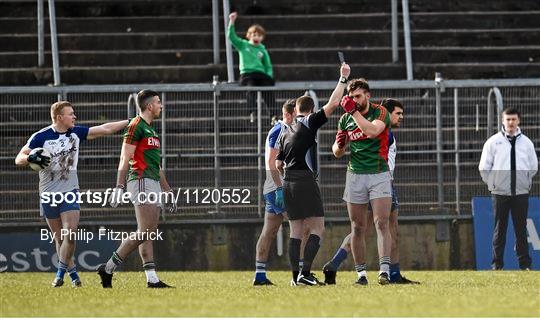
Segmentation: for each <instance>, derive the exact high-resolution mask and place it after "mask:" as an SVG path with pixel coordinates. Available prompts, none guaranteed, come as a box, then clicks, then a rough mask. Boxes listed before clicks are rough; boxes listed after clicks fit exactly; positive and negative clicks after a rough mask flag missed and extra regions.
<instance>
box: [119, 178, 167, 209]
mask: <svg viewBox="0 0 540 320" xmlns="http://www.w3.org/2000/svg"><path fill="white" fill-rule="evenodd" d="M126 190H127V192H129V193H130V194H131V197H130V200H131V203H133V204H134V205H136V206H138V205H142V204H155V205H156V206H158V207H163V205H162V203H161V202H162V201H161V200H162V199H161V197H162V193H161V185H160V184H159V181H156V180H154V179H149V178H142V179H137V180H131V181H128V183H127V189H126ZM163 200H164V199H163Z"/></svg>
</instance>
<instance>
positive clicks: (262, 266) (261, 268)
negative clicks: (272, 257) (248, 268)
mask: <svg viewBox="0 0 540 320" xmlns="http://www.w3.org/2000/svg"><path fill="white" fill-rule="evenodd" d="M255 280H257V281H264V280H266V262H263V261H255Z"/></svg>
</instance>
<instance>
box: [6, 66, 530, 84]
mask: <svg viewBox="0 0 540 320" xmlns="http://www.w3.org/2000/svg"><path fill="white" fill-rule="evenodd" d="M351 68H352V76H353V77H365V78H367V79H370V80H391V79H404V78H405V77H406V70H405V65H404V64H403V63H398V64H393V63H383V64H375V63H366V64H358V63H351ZM336 70H337V67H336V64H289V65H279V64H278V65H275V66H274V74H275V78H276V81H323V80H334V79H335V74H336ZM357 70H358V71H357ZM360 72H361V73H360ZM435 72H442V74H443V75H444V77H445V78H447V79H471V78H472V79H488V78H536V77H538V75H539V74H540V63H538V62H531V63H521V62H507V63H502V62H498V63H494V62H493V63H444V64H441V63H415V64H414V77H415V79H427V80H432V79H433V77H434V74H435ZM213 75H218V76H219V78H220V79H226V78H227V71H226V67H225V65H217V66H123V67H116V66H110V67H65V68H62V70H61V77H62V82H63V83H66V84H113V83H125V84H137V83H201V82H206V83H208V82H210V81H211V79H212V77H213ZM236 78H238V75H236ZM52 82H53V74H52V69H50V68H19V69H13V68H3V69H0V85H4V86H5V85H14V84H18V85H46V84H50V83H52Z"/></svg>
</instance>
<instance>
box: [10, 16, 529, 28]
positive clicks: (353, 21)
mask: <svg viewBox="0 0 540 320" xmlns="http://www.w3.org/2000/svg"><path fill="white" fill-rule="evenodd" d="M539 16H540V11H492V12H484V11H482V12H419V13H412V14H411V16H410V18H411V28H412V29H432V28H433V29H438V28H440V27H441V26H450V25H453V26H458V27H459V28H462V29H468V28H498V29H501V28H538V27H540V20H539ZM400 18H401V15H400ZM253 23H258V24H261V25H262V26H264V27H265V29H267V31H268V33H269V34H272V33H273V32H274V31H279V30H313V29H317V28H320V27H321V26H331V27H332V28H336V27H339V28H340V29H343V30H347V29H353V30H356V29H385V30H389V29H390V28H391V16H390V13H389V12H381V13H351V14H321V15H272V16H260V15H258V16H252V15H248V16H241V19H239V20H238V22H237V28H236V29H237V31H239V32H242V31H245V30H246V29H247V27H248V26H249V25H251V24H253ZM399 23H400V25H399V28H402V27H401V23H402V22H401V21H399ZM48 28H49V22H48V19H45V30H46V32H48V30H49V29H48ZM220 28H223V26H222V25H220ZM36 30H37V18H36V17H17V18H14V17H5V18H0V32H1V33H36V32H37V31H36ZM57 30H58V32H60V33H62V32H64V31H66V30H69V32H72V33H79V32H80V33H88V32H103V30H106V31H107V32H141V31H144V32H160V31H187V30H191V31H194V30H197V31H212V17H211V16H141V17H76V18H72V17H58V18H57Z"/></svg>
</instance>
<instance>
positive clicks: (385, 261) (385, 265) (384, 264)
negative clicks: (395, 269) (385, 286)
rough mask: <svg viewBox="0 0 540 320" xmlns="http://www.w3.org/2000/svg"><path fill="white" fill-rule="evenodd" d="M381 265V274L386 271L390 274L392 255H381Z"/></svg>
mask: <svg viewBox="0 0 540 320" xmlns="http://www.w3.org/2000/svg"><path fill="white" fill-rule="evenodd" d="M379 266H380V271H379V274H381V273H383V272H386V273H387V274H388V275H390V257H389V256H382V257H380V258H379Z"/></svg>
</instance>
